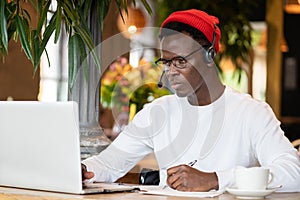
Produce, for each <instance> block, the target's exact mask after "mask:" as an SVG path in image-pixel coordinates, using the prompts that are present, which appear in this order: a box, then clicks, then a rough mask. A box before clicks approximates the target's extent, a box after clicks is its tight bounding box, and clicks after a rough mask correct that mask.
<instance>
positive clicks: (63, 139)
mask: <svg viewBox="0 0 300 200" xmlns="http://www.w3.org/2000/svg"><path fill="white" fill-rule="evenodd" d="M0 186H9V187H17V188H26V189H36V190H45V191H53V192H63V193H72V194H88V193H107V192H122V191H132V190H135V189H136V188H134V187H131V186H126V185H118V184H117V183H112V184H109V183H97V184H95V185H93V184H92V185H89V187H86V186H83V184H82V176H81V156H80V134H79V116H78V105H77V103H76V102H72V101H69V102H39V101H0Z"/></svg>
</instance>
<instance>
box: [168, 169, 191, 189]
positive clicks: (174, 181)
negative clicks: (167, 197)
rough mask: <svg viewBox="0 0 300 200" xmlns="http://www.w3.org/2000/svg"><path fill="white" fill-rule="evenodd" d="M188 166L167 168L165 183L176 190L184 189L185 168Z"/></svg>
mask: <svg viewBox="0 0 300 200" xmlns="http://www.w3.org/2000/svg"><path fill="white" fill-rule="evenodd" d="M188 168H189V166H187V165H179V166H175V167H172V168H169V169H168V170H167V174H168V177H167V184H168V185H169V186H170V187H171V188H173V189H176V190H185V189H183V188H185V186H186V175H187V169H188Z"/></svg>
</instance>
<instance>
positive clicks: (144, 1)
mask: <svg viewBox="0 0 300 200" xmlns="http://www.w3.org/2000/svg"><path fill="white" fill-rule="evenodd" d="M141 2H142V3H143V5H144V7H145V8H146V10H147V12H148V13H149V14H150V15H151V14H152V9H151V7H150V5H149V4H148V2H147V0H141Z"/></svg>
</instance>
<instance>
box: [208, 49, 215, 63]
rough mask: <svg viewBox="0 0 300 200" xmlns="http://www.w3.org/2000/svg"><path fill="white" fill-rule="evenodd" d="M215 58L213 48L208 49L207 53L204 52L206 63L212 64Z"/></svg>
mask: <svg viewBox="0 0 300 200" xmlns="http://www.w3.org/2000/svg"><path fill="white" fill-rule="evenodd" d="M215 56H216V51H215V49H214V47H212V46H211V47H209V49H208V50H207V51H205V59H206V61H207V62H208V63H212V62H213V61H214V58H215Z"/></svg>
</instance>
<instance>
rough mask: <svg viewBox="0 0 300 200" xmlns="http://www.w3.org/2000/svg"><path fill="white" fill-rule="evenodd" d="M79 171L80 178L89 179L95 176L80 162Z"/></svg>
mask: <svg viewBox="0 0 300 200" xmlns="http://www.w3.org/2000/svg"><path fill="white" fill-rule="evenodd" d="M81 171H82V180H85V179H91V178H93V177H94V176H95V174H94V173H93V172H88V171H87V169H86V166H85V165H84V164H81Z"/></svg>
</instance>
